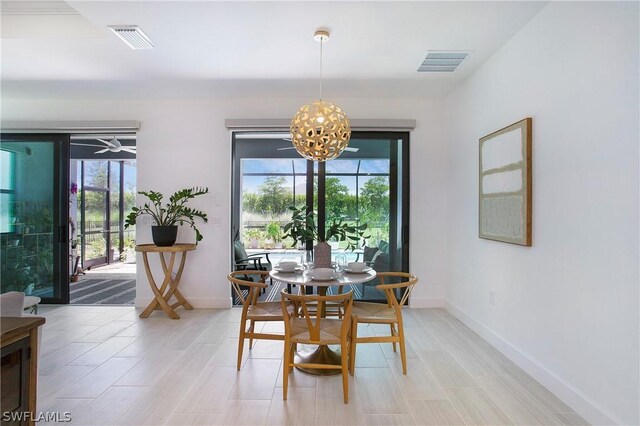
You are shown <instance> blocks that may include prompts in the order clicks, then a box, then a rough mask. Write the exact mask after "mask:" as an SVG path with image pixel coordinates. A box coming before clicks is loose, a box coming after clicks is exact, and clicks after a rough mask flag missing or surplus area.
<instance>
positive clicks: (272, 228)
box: [264, 222, 282, 248]
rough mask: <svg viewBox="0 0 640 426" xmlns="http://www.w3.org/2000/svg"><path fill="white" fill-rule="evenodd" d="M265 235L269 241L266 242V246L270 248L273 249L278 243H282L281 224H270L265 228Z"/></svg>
mask: <svg viewBox="0 0 640 426" xmlns="http://www.w3.org/2000/svg"><path fill="white" fill-rule="evenodd" d="M264 230H265V233H266V234H267V239H268V241H265V245H267V243H268V244H269V246H270V248H273V247H274V246H275V244H276V243H278V242H279V241H280V236H281V234H282V232H281V230H280V224H279V223H278V222H269V223H268V224H267V225H266V226H265V229H264Z"/></svg>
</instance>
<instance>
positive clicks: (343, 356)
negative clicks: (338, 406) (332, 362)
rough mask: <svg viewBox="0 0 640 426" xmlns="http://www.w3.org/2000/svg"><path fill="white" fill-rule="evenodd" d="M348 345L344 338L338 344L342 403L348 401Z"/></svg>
mask: <svg viewBox="0 0 640 426" xmlns="http://www.w3.org/2000/svg"><path fill="white" fill-rule="evenodd" d="M348 353H349V347H348V346H347V341H346V339H344V340H343V341H342V344H341V345H340V361H341V363H342V394H343V395H344V403H345V404H348V403H349V372H348V370H349V368H348V364H349V355H348Z"/></svg>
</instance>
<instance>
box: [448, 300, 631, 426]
mask: <svg viewBox="0 0 640 426" xmlns="http://www.w3.org/2000/svg"><path fill="white" fill-rule="evenodd" d="M444 307H445V309H447V310H448V311H449V312H450V313H451V314H452V315H453V316H455V317H456V318H458V319H459V320H460V321H462V322H463V323H464V324H465V325H466V326H467V327H469V328H470V329H472V330H473V331H475V332H476V333H478V334H479V335H480V336H481V337H482V338H483V339H485V340H486V341H487V342H489V343H490V344H491V345H493V347H495V348H496V349H497V350H499V351H500V352H501V353H502V354H503V355H504V356H506V357H507V358H509V359H510V360H511V361H513V362H514V363H515V364H516V365H517V366H518V367H520V368H522V369H523V370H524V371H526V372H527V374H529V375H530V376H531V377H533V378H534V379H536V380H537V381H538V382H540V383H541V384H542V385H543V386H545V387H546V388H547V389H549V390H550V391H551V392H552V393H553V394H554V395H556V396H557V397H558V398H560V400H562V401H563V402H564V403H565V404H567V405H568V406H569V407H571V408H572V409H573V410H574V411H575V412H576V413H578V414H580V415H581V416H582V417H584V418H585V420H587V421H588V422H589V423H591V424H593V425H608V424H618V425H622V424H625V423H624V422H623V421H621V420H620V419H617V418H616V417H615V416H613V415H611V414H610V413H607V412H606V410H604V409H602V408H600V407H599V406H598V405H597V404H596V403H595V402H593V401H591V400H590V399H589V398H587V397H585V396H584V395H582V394H581V393H580V392H579V391H577V390H576V389H574V388H573V387H572V386H571V385H570V384H568V383H566V382H565V381H563V380H562V379H560V378H559V377H556V376H555V375H554V374H553V373H551V372H550V371H549V370H547V369H546V368H545V367H544V366H542V365H540V364H539V363H538V362H536V361H535V360H533V359H532V358H530V357H529V356H528V355H527V354H525V353H524V352H522V351H521V350H520V349H518V348H517V347H515V346H513V345H512V344H511V343H509V342H508V341H506V340H505V339H504V338H502V337H501V336H499V335H498V334H497V333H495V332H494V331H493V330H491V329H490V328H488V327H486V326H485V325H483V324H481V323H480V322H478V321H476V320H475V319H474V318H472V317H471V316H469V315H467V313H466V312H464V311H463V310H462V309H460V308H458V307H457V306H455V305H454V304H453V303H451V302H449V301H448V300H445V306H444Z"/></svg>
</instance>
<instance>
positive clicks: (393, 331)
mask: <svg viewBox="0 0 640 426" xmlns="http://www.w3.org/2000/svg"><path fill="white" fill-rule="evenodd" d="M389 328H391V335H392V336H395V331H396V328H395V327H394V325H393V324H389ZM393 351H394V352H395V351H396V342H395V341H394V342H393Z"/></svg>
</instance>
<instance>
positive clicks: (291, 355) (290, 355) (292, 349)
mask: <svg viewBox="0 0 640 426" xmlns="http://www.w3.org/2000/svg"><path fill="white" fill-rule="evenodd" d="M289 346H290V347H291V351H290V352H289V363H290V364H293V360H294V359H295V358H294V357H295V356H296V349H297V348H298V344H297V343H294V344H292V345H289ZM289 371H293V365H291V366H290V367H289Z"/></svg>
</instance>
